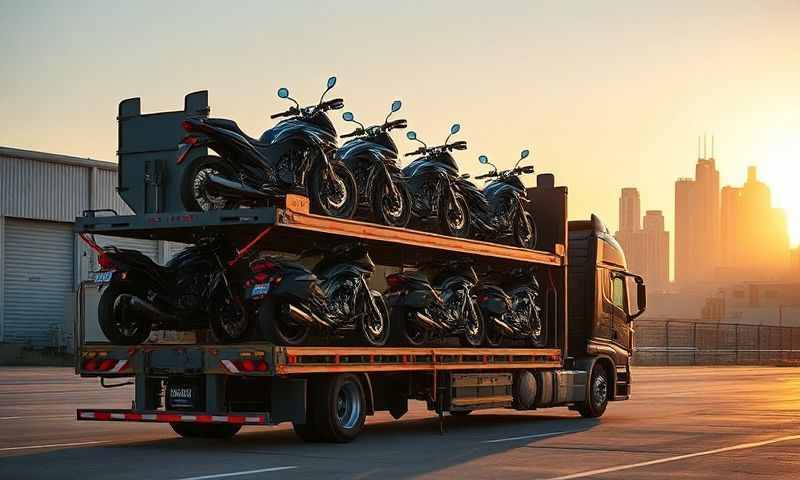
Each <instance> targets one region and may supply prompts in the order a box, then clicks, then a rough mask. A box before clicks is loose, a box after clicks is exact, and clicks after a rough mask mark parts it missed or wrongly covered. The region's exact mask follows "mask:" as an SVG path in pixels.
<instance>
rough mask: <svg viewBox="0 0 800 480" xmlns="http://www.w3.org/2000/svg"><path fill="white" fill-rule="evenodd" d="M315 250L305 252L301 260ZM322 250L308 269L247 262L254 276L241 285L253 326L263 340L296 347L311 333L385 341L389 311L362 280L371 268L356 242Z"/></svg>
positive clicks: (263, 260)
mask: <svg viewBox="0 0 800 480" xmlns="http://www.w3.org/2000/svg"><path fill="white" fill-rule="evenodd" d="M318 253H320V251H309V252H305V253H304V254H303V255H302V256H301V259H303V258H305V259H308V258H310V257H312V256H314V255H317V254H318ZM322 253H323V258H322V260H320V261H319V263H317V264H316V265H315V266H314V268H313V270H309V269H308V268H306V266H304V265H303V264H302V263H300V262H292V261H286V260H283V259H278V258H277V257H270V256H267V257H264V258H261V259H258V260H255V261H254V262H253V263H251V265H250V268H251V270H252V271H253V273H254V276H253V277H252V278H251V279H250V280H248V281H247V282H246V283H245V297H246V299H247V300H246V301H247V302H248V304H252V305H255V306H256V307H257V309H258V326H259V330H260V332H261V334H262V335H263V336H264V338H265V340H267V341H270V342H272V343H275V344H279V345H302V344H303V343H306V342H307V340H308V337H309V335H310V334H311V333H312V332H315V331H316V332H320V333H323V334H334V335H341V334H353V333H356V336H357V337H358V338H359V339H360V340H359V341H360V342H361V343H364V344H366V345H369V346H374V347H379V346H382V345H385V344H386V340H387V339H388V337H389V312H388V310H387V307H386V303H385V302H384V300H383V297H382V296H381V294H380V292H377V291H375V290H372V289H370V288H369V285H368V284H367V279H368V278H369V277H370V276H371V275H372V273H373V272H374V271H375V264H374V263H372V260H371V259H370V257H369V253H368V252H367V250H366V249H365V248H364V246H363V245H360V244H357V243H356V244H344V245H339V246H336V247H334V248H332V249H330V250H327V251H324V252H322Z"/></svg>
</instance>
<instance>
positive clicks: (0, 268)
mask: <svg viewBox="0 0 800 480" xmlns="http://www.w3.org/2000/svg"><path fill="white" fill-rule="evenodd" d="M5 227H6V218H5V217H4V216H2V215H0V342H4V341H5V340H6V337H5V334H6V331H5V324H6V323H5V318H4V317H3V314H4V313H5V305H4V302H3V297H5V295H4V294H3V292H4V291H5V289H4V285H5V281H6V279H5V272H6V265H5V254H4V253H3V244H4V242H5V239H6V233H5Z"/></svg>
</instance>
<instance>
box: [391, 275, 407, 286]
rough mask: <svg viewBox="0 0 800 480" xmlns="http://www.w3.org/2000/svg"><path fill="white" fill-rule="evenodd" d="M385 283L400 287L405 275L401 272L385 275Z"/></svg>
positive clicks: (404, 281)
mask: <svg viewBox="0 0 800 480" xmlns="http://www.w3.org/2000/svg"><path fill="white" fill-rule="evenodd" d="M386 284H387V285H389V288H400V287H402V286H403V285H405V284H406V277H405V276H404V275H403V274H402V273H393V274H391V275H387V276H386Z"/></svg>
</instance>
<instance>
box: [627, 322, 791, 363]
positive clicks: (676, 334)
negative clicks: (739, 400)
mask: <svg viewBox="0 0 800 480" xmlns="http://www.w3.org/2000/svg"><path fill="white" fill-rule="evenodd" d="M635 330H636V334H635V335H636V336H635V339H636V349H635V353H634V357H633V361H634V364H636V365H800V327H778V326H770V325H745V324H734V323H705V322H694V321H687V320H638V321H636V323H635Z"/></svg>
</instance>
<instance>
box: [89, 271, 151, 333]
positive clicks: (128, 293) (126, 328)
mask: <svg viewBox="0 0 800 480" xmlns="http://www.w3.org/2000/svg"><path fill="white" fill-rule="evenodd" d="M138 295H140V293H139V291H138V289H136V288H135V287H134V286H133V285H114V284H111V285H109V286H107V287H106V289H105V291H104V292H103V294H102V296H101V297H100V303H99V304H98V306H97V315H98V322H99V323H100V330H102V331H103V334H104V335H105V336H106V338H108V340H109V341H110V342H111V343H112V344H113V345H138V344H140V343H143V342H144V341H145V340H147V337H149V336H150V331H151V330H152V326H153V325H152V321H151V320H150V319H149V318H147V316H146V315H145V314H144V313H143V312H137V311H135V310H133V309H132V308H130V307H129V306H128V302H129V300H130V299H131V297H135V296H138Z"/></svg>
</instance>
